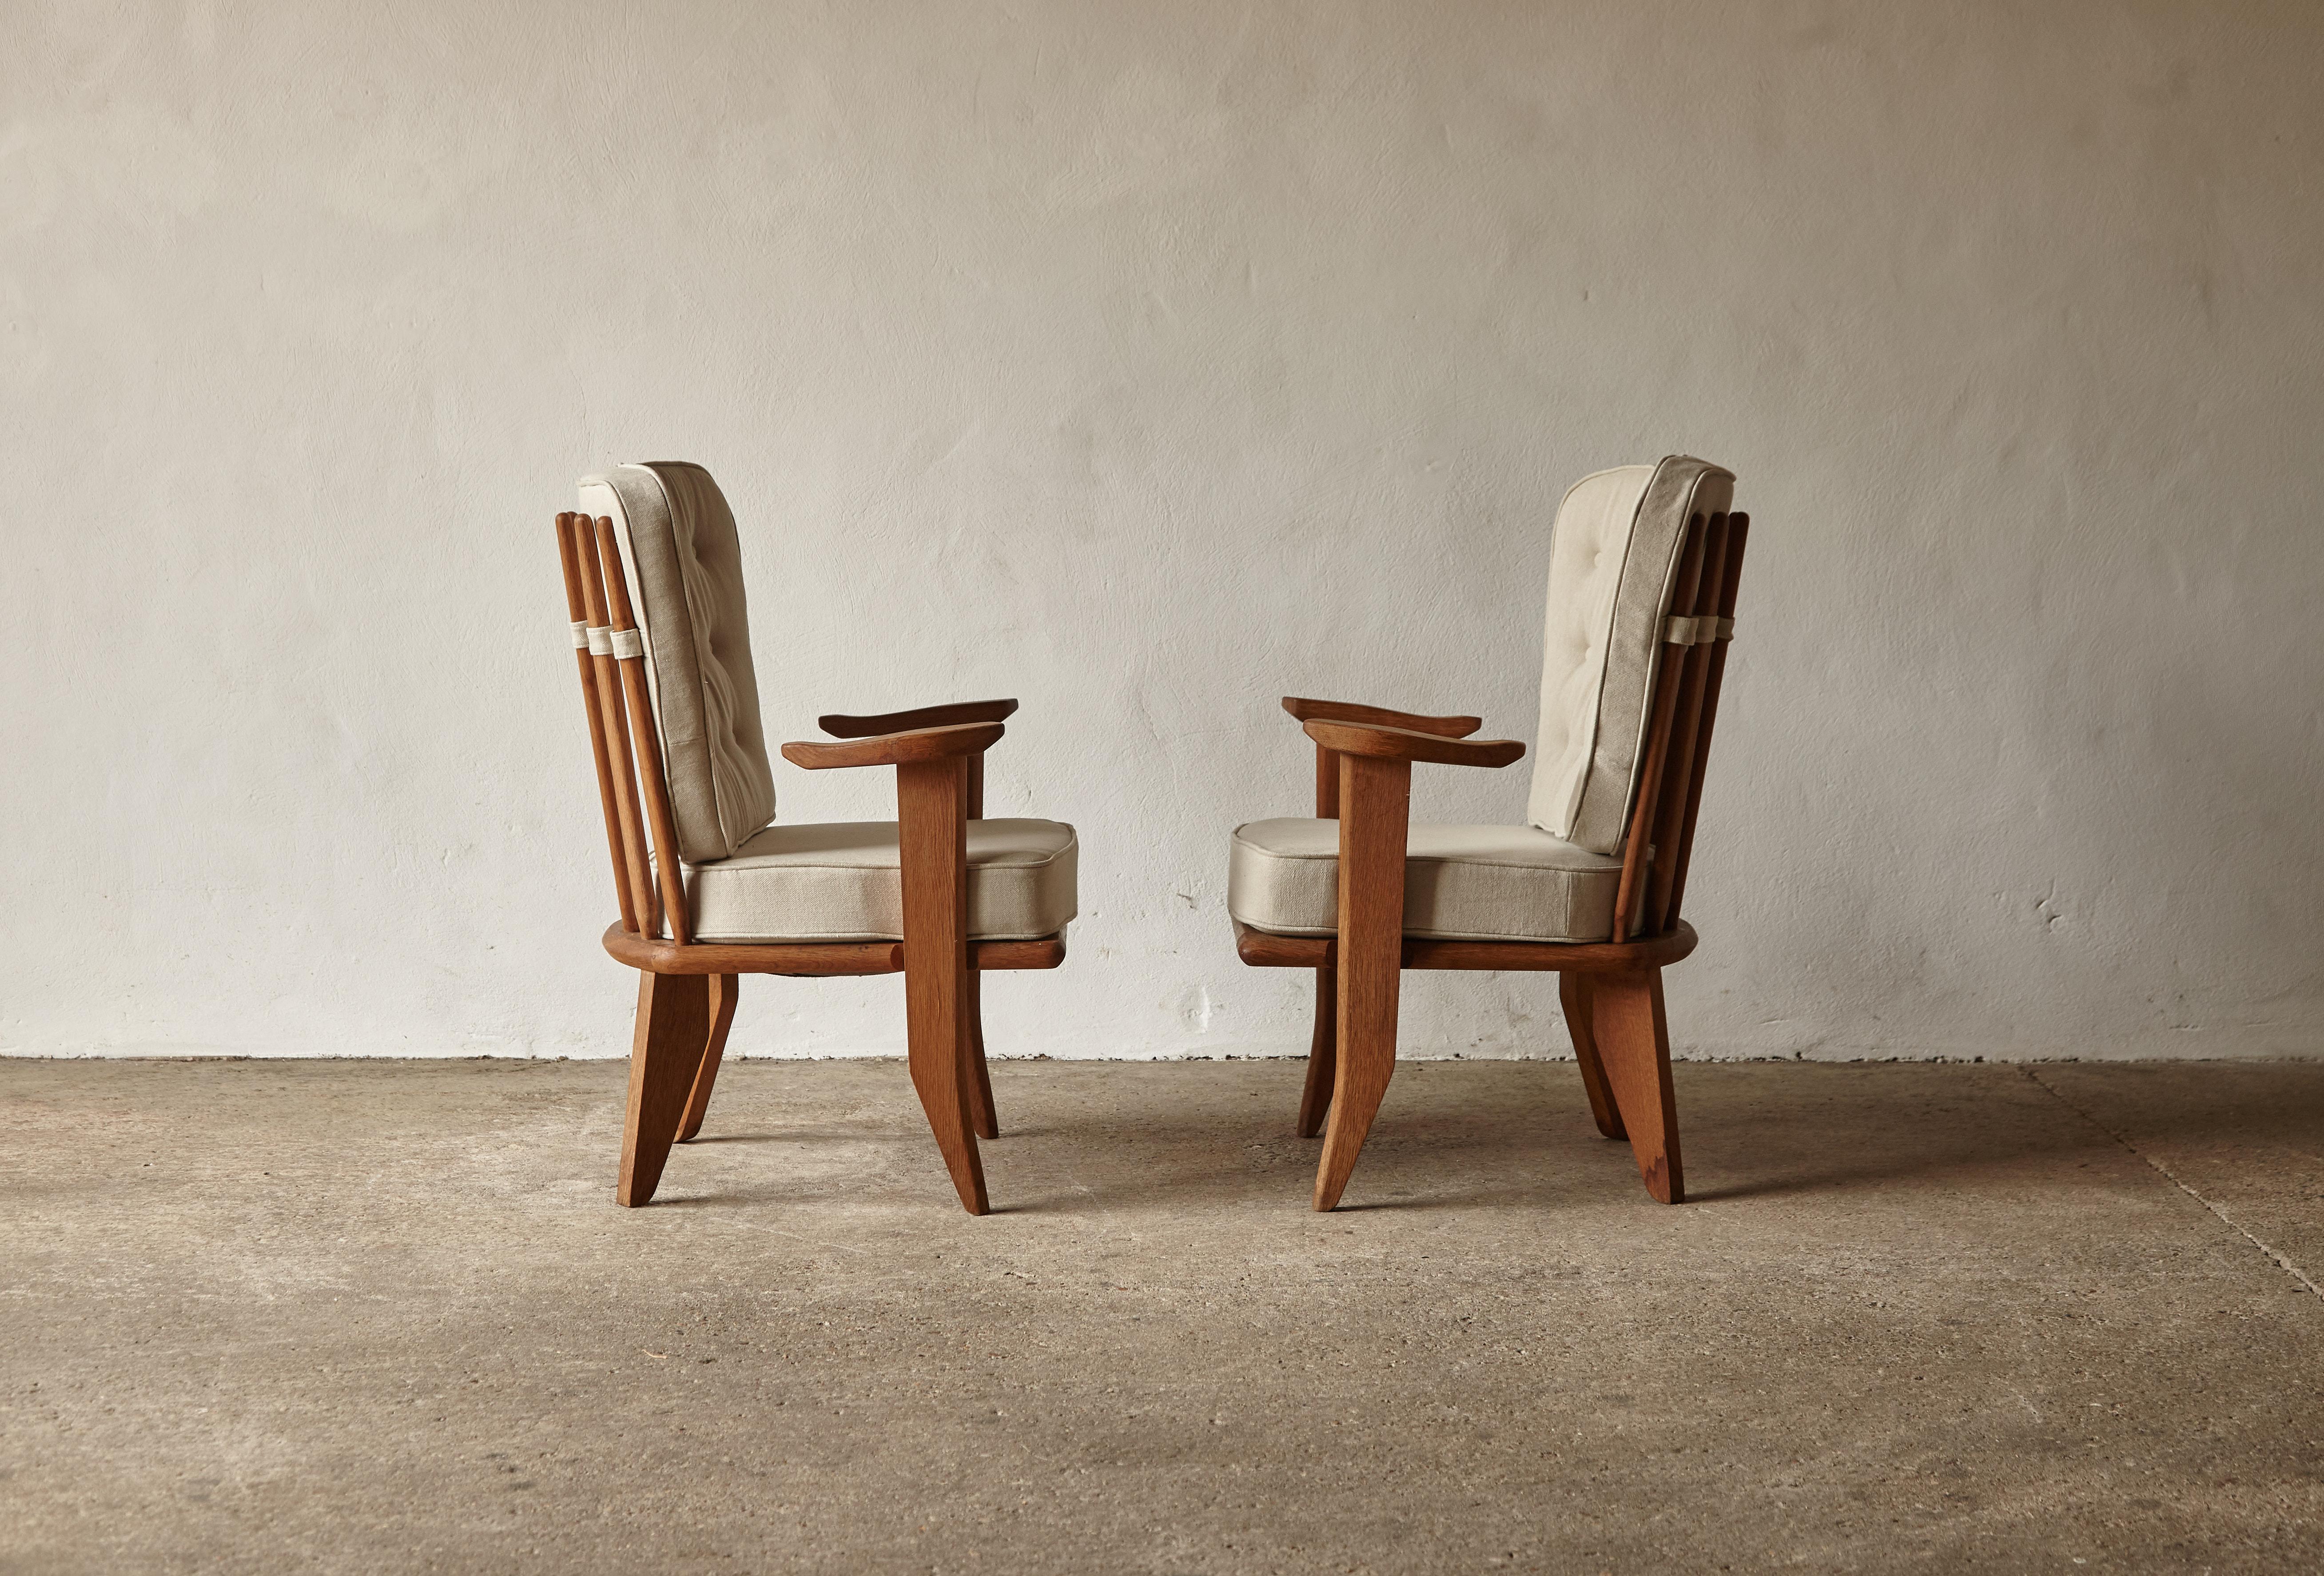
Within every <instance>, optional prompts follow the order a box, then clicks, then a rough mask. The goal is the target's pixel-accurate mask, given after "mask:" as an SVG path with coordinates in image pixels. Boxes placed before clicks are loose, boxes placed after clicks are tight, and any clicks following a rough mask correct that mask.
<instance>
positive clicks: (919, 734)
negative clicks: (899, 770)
mask: <svg viewBox="0 0 2324 1576" xmlns="http://www.w3.org/2000/svg"><path fill="white" fill-rule="evenodd" d="M1005 732H1007V730H1006V729H1004V728H1003V727H1001V724H1000V723H954V724H952V725H951V726H949V727H943V728H915V729H913V730H912V731H911V732H909V733H881V734H879V735H877V736H876V737H873V738H870V739H850V740H848V741H846V742H844V743H839V744H825V743H824V742H821V741H820V740H816V739H799V740H795V741H793V742H790V743H788V744H786V745H784V746H783V759H784V760H788V761H789V762H790V763H791V764H792V765H794V766H804V767H806V768H807V769H808V770H810V771H822V770H827V769H829V768H831V767H835V766H908V765H910V764H912V763H914V762H916V761H923V760H945V759H947V758H949V757H953V756H959V755H974V754H976V753H978V752H980V751H985V750H990V749H991V748H992V746H993V745H995V744H997V743H999V742H1001V734H1002V733H1005ZM963 780H964V781H965V779H963Z"/></svg>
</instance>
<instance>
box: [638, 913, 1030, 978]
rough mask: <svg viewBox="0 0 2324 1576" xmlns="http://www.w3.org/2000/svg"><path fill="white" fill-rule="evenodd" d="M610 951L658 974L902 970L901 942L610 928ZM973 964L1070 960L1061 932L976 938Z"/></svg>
mask: <svg viewBox="0 0 2324 1576" xmlns="http://www.w3.org/2000/svg"><path fill="white" fill-rule="evenodd" d="M604 943H605V952H606V954H607V955H608V956H610V957H612V958H613V960H614V961H615V962H617V963H626V964H628V965H629V966H630V967H631V968H633V969H643V970H645V971H647V972H649V973H656V974H789V975H795V976H797V977H798V978H801V979H819V978H824V977H827V976H831V975H844V974H900V973H902V972H904V944H903V943H902V942H900V941H697V942H696V943H694V944H693V945H690V946H680V945H678V944H677V943H676V942H671V941H657V940H654V939H652V938H650V937H647V936H641V935H632V934H630V933H629V932H627V931H624V930H623V929H622V927H621V926H618V925H615V926H609V927H608V928H607V929H606V931H605V935H604ZM968 957H969V966H970V967H972V968H974V969H980V970H993V969H1010V970H1017V969H1054V968H1056V966H1057V965H1058V964H1059V963H1064V962H1065V936H1064V935H1062V934H1060V935H1044V936H1040V937H1038V938H1037V939H1035V940H1032V941H972V942H970V943H969V944H968Z"/></svg>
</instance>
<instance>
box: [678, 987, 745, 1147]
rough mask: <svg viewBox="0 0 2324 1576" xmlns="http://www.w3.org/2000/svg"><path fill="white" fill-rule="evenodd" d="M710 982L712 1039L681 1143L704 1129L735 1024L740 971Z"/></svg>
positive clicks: (690, 1096) (681, 1129)
mask: <svg viewBox="0 0 2324 1576" xmlns="http://www.w3.org/2000/svg"><path fill="white" fill-rule="evenodd" d="M704 977H705V979H707V980H708V981H709V982H710V1043H709V1044H707V1045H705V1046H703V1048H702V1065H701V1066H700V1067H699V1068H698V1069H696V1072H695V1074H694V1089H693V1092H691V1093H689V1094H688V1095H687V1097H686V1115H685V1116H684V1117H683V1118H682V1119H681V1120H679V1122H678V1142H679V1143H681V1144H683V1143H685V1142H686V1141H687V1139H689V1138H693V1137H694V1135H695V1134H696V1133H698V1132H700V1131H701V1130H702V1119H703V1118H704V1117H705V1116H707V1115H708V1114H709V1112H710V1092H711V1090H712V1089H714V1088H715V1087H716V1085H717V1083H718V1068H719V1065H720V1064H722V1063H724V1061H725V1059H726V1034H727V1031H728V1030H729V1029H732V1028H733V1027H734V1000H735V996H736V993H737V988H738V987H739V986H740V985H741V984H742V976H740V975H739V974H708V975H705V976H704Z"/></svg>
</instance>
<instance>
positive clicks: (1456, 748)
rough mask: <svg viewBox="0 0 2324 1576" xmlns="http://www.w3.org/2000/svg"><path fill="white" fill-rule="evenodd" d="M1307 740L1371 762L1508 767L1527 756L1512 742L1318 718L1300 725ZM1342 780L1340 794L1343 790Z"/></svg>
mask: <svg viewBox="0 0 2324 1576" xmlns="http://www.w3.org/2000/svg"><path fill="white" fill-rule="evenodd" d="M1299 725H1300V726H1301V727H1302V728H1304V729H1305V730H1306V732H1307V736H1308V737H1309V738H1310V739H1313V740H1314V741H1315V742H1317V743H1318V744H1321V745H1323V746H1324V747H1325V748H1326V749H1329V750H1335V751H1339V752H1340V753H1341V754H1342V755H1356V756H1361V757H1364V758H1365V759H1368V760H1402V761H1406V762H1410V761H1415V760H1427V761H1433V762H1434V763H1435V764H1436V765H1439V766H1507V765H1508V764H1509V762H1511V761H1513V760H1517V759H1519V758H1520V757H1522V756H1523V755H1524V754H1525V752H1526V747H1525V745H1524V744H1523V743H1521V742H1518V741H1517V740H1515V739H1448V738H1445V737H1443V736H1442V735H1441V734H1436V733H1415V732H1414V731H1413V730H1411V729H1409V728H1381V727H1374V726H1373V725H1371V724H1370V723H1340V722H1330V721H1326V720H1324V719H1322V718H1318V719H1316V720H1315V721H1314V722H1310V723H1300V724H1299ZM1344 780H1345V779H1342V788H1341V794H1342V798H1343V799H1344V797H1345V795H1346V792H1347V790H1346V788H1345V786H1344Z"/></svg>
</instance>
